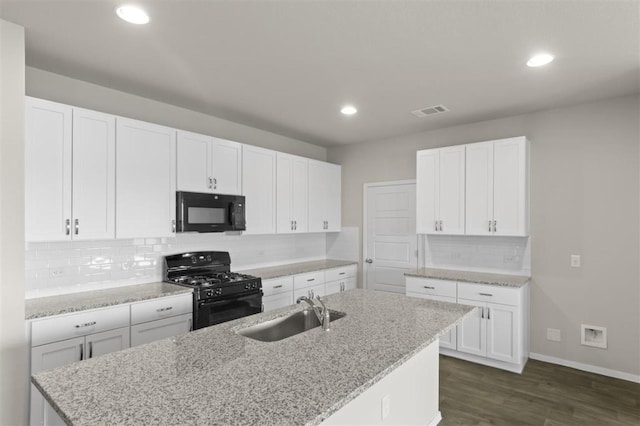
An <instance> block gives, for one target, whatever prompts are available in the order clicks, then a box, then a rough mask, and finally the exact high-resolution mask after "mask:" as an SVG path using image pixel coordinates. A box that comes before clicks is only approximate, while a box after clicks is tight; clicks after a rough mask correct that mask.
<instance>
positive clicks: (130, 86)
mask: <svg viewBox="0 0 640 426" xmlns="http://www.w3.org/2000/svg"><path fill="white" fill-rule="evenodd" d="M121 3H122V2H120V1H113V0H75V1H46V0H41V1H30V0H21V1H8V0H0V17H2V18H3V19H5V20H8V21H11V22H15V23H17V24H20V25H22V26H24V27H25V28H26V43H27V52H26V57H27V64H28V65H30V66H33V67H36V68H40V69H44V70H48V71H51V72H55V73H59V74H64V75H67V76H70V77H74V78H77V79H81V80H85V81H89V82H93V83H96V84H100V85H103V86H108V87H111V88H114V89H118V90H122V91H126V92H130V93H134V94H137V95H141V96H145V97H148V98H152V99H156V100H159V101H163V102H167V103H170V104H174V105H179V106H182V107H186V108H189V109H192V110H196V111H201V112H204V113H208V114H211V115H216V116H219V117H222V118H226V119H228V120H232V121H237V122H240V123H243V124H247V125H250V126H254V127H258V128H262V129H265V130H269V131H272V132H275V133H279V134H282V135H286V136H289V137H293V138H297V139H300V140H304V141H307V142H311V143H315V144H318V145H325V146H331V145H336V144H344V143H356V142H362V141H367V140H375V139H382V138H389V137H394V136H399V135H404V134H410V133H416V132H420V131H425V130H430V129H434V128H439V127H446V126H452V125H457V124H462V123H468V122H473V121H479V120H486V119H492V118H498V117H505V116H509V115H515V114H521V113H525V112H530V111H535V110H541V109H548V108H553V107H558V106H564V105H569V104H574V103H579V102H586V101H593V100H597V99H602V98H607V97H613V96H619V95H623V94H628V93H637V92H638V91H640V77H639V73H640V50H639V49H640V26H639V21H640V19H639V18H640V3H639V2H637V1H614V0H604V1H559V0H555V1H554V0H548V1H451V0H450V1H401V0H387V1H364V0H360V1H355V0H353V1H305V0H297V1H295V0H290V1H284V0H282V1H267V0H263V1H257V0H256V1H244V0H235V1H233V0H227V1H203V0H200V1H191V0H181V1H175V0H174V1H160V0H155V1H149V0H147V1H137V4H139V5H142V6H143V7H145V8H146V10H147V11H148V13H149V15H150V16H151V22H150V23H149V24H148V25H146V26H134V25H131V24H127V23H125V22H123V21H121V20H120V19H119V18H117V16H116V15H115V13H114V10H115V7H116V6H118V5H120V4H121ZM541 50H546V51H549V52H552V53H553V54H555V55H556V60H555V61H554V62H553V63H551V64H550V65H549V66H547V67H543V68H528V67H526V66H525V62H526V60H527V59H528V57H529V56H530V55H531V54H533V53H535V52H538V51H541ZM345 103H353V104H354V105H356V106H357V107H358V109H359V113H358V114H357V115H356V116H352V117H345V116H342V115H341V114H339V109H340V107H341V106H342V105H343V104H345ZM437 104H444V105H445V106H447V107H448V108H449V109H450V110H451V111H450V112H448V113H445V114H442V115H438V116H435V117H429V118H422V119H420V118H416V117H414V116H412V115H411V114H409V111H411V110H415V109H418V108H423V107H427V106H432V105H437Z"/></svg>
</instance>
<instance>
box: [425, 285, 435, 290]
mask: <svg viewBox="0 0 640 426" xmlns="http://www.w3.org/2000/svg"><path fill="white" fill-rule="evenodd" d="M424 288H428V289H429V290H435V289H436V288H435V287H431V286H428V285H425V286H424Z"/></svg>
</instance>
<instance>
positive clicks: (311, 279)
mask: <svg viewBox="0 0 640 426" xmlns="http://www.w3.org/2000/svg"><path fill="white" fill-rule="evenodd" d="M315 280H316V279H315V278H309V279H308V280H307V282H311V281H315Z"/></svg>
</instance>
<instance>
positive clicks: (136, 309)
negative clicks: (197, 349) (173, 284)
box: [131, 293, 193, 324]
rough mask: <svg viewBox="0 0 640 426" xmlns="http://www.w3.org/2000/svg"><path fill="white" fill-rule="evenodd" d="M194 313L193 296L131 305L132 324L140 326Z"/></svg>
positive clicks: (163, 298)
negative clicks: (148, 322)
mask: <svg viewBox="0 0 640 426" xmlns="http://www.w3.org/2000/svg"><path fill="white" fill-rule="evenodd" d="M192 312H193V294H192V293H184V294H181V295H178V296H170V297H162V298H160V299H153V300H148V301H146V302H138V303H132V304H131V324H140V323H143V322H147V321H155V320H159V319H162V318H169V317H175V316H176V315H182V314H190V313H192Z"/></svg>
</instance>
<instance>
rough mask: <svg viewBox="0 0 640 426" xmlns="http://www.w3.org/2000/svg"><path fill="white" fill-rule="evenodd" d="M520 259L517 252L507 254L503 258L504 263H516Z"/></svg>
mask: <svg viewBox="0 0 640 426" xmlns="http://www.w3.org/2000/svg"><path fill="white" fill-rule="evenodd" d="M519 260H520V257H519V256H518V255H517V254H505V255H504V257H503V258H502V261H503V262H504V263H516V262H518V261H519Z"/></svg>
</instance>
